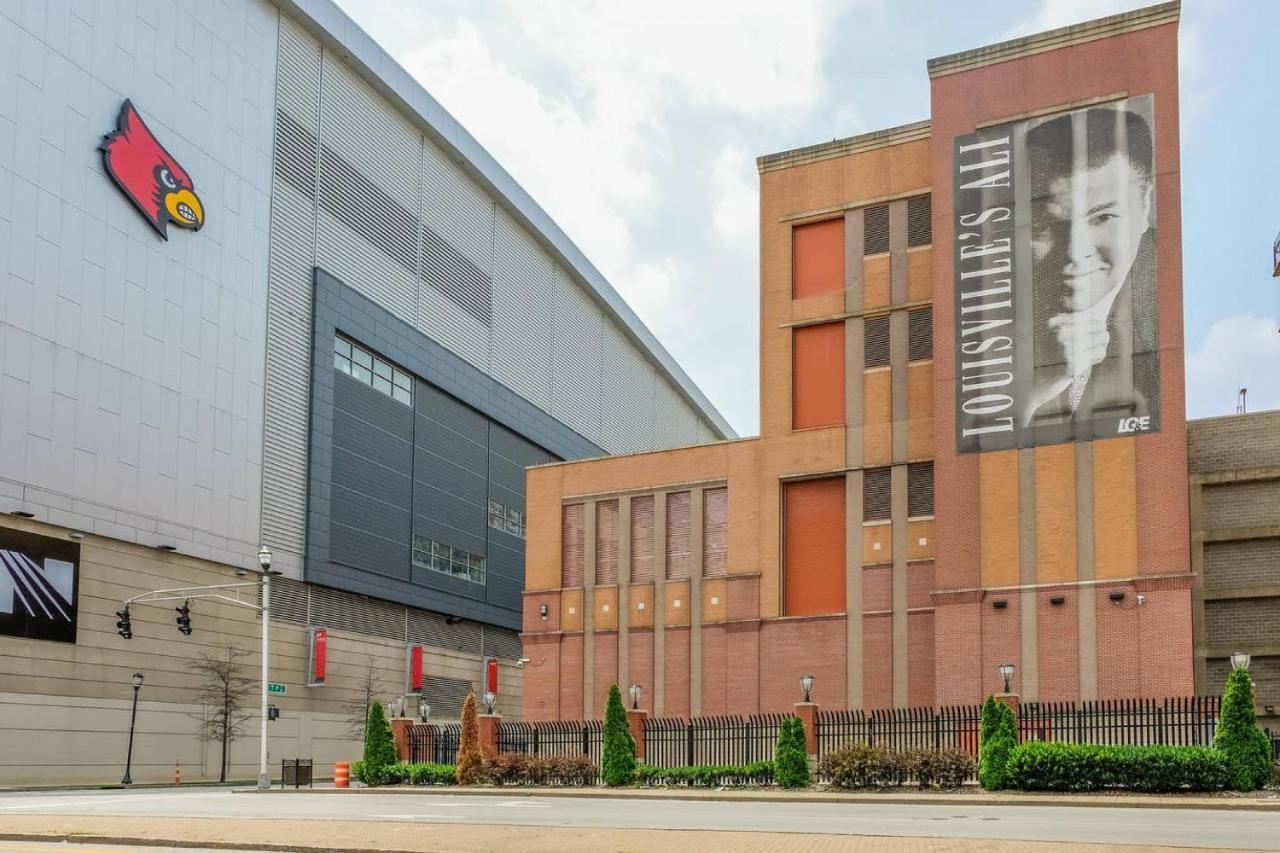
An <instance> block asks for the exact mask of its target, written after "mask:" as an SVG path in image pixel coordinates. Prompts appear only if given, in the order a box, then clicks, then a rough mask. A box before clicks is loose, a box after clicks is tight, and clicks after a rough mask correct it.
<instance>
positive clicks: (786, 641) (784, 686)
mask: <svg viewBox="0 0 1280 853" xmlns="http://www.w3.org/2000/svg"><path fill="white" fill-rule="evenodd" d="M845 624H846V620H845V619H844V617H843V616H840V617H816V618H812V619H786V620H780V621H770V622H764V623H761V625H760V710H761V711H762V712H764V713H780V712H789V711H790V710H791V709H792V708H793V707H794V706H795V703H796V702H799V701H800V699H801V698H802V694H801V692H800V676H802V675H812V676H813V677H814V688H813V701H814V702H817V703H818V704H820V705H822V706H824V707H827V708H843V707H845V705H846V697H847V696H848V693H847V692H846V691H845V679H846V678H847V677H848V674H847V672H846V670H845V651H844V650H845V635H844V631H845Z"/></svg>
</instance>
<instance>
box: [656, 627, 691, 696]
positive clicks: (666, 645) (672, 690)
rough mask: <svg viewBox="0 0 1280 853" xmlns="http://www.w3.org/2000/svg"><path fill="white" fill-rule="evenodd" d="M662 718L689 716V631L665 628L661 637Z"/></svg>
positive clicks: (686, 629)
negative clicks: (663, 700)
mask: <svg viewBox="0 0 1280 853" xmlns="http://www.w3.org/2000/svg"><path fill="white" fill-rule="evenodd" d="M663 664H664V665H663V668H662V669H663V672H662V675H663V686H664V689H665V691H666V697H665V698H666V701H665V702H664V703H663V705H662V715H663V716H664V717H684V716H688V714H689V629H688V628H667V630H666V633H665V634H664V636H663Z"/></svg>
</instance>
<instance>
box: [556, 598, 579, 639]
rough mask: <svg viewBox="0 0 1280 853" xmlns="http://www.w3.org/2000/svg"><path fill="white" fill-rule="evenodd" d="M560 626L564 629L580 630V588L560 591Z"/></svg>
mask: <svg viewBox="0 0 1280 853" xmlns="http://www.w3.org/2000/svg"><path fill="white" fill-rule="evenodd" d="M560 627H561V628H562V629H563V630H565V631H581V630H582V590H580V589H566V590H565V591H564V592H562V593H560Z"/></svg>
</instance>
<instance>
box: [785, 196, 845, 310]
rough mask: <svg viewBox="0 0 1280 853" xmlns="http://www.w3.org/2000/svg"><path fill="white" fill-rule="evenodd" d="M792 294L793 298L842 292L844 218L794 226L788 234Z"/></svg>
mask: <svg viewBox="0 0 1280 853" xmlns="http://www.w3.org/2000/svg"><path fill="white" fill-rule="evenodd" d="M791 240H792V243H791V247H792V248H791V252H792V254H791V258H792V261H791V262H792V265H793V266H792V295H793V296H794V297H795V298H796V299H804V298H805V297H807V296H816V295H818V294H819V293H830V292H832V291H842V290H844V217H843V216H841V217H839V218H837V219H828V220H825V221H823V222H811V223H808V224H807V225H797V226H796V227H795V228H793V229H792V231H791Z"/></svg>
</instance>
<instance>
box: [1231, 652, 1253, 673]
mask: <svg viewBox="0 0 1280 853" xmlns="http://www.w3.org/2000/svg"><path fill="white" fill-rule="evenodd" d="M1249 660H1250V656H1249V655H1247V654H1245V653H1244V652H1236V653H1234V654H1233V655H1231V668H1232V669H1248V668H1249Z"/></svg>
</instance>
